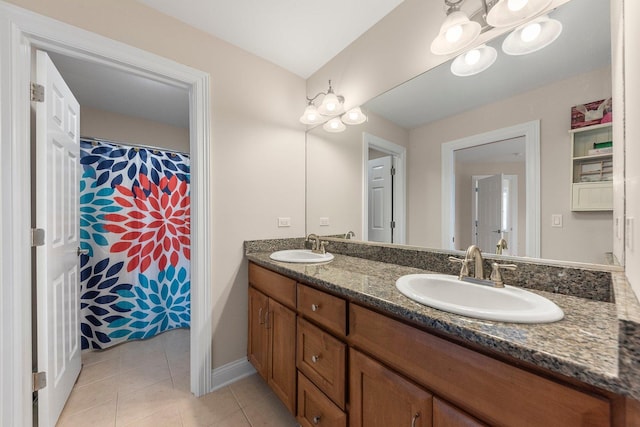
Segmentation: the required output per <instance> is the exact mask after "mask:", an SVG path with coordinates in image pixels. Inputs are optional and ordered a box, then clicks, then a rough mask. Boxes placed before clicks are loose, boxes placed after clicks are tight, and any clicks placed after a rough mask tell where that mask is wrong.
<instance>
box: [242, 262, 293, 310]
mask: <svg viewBox="0 0 640 427" xmlns="http://www.w3.org/2000/svg"><path fill="white" fill-rule="evenodd" d="M249 284H251V285H253V287H255V288H256V289H259V290H260V291H262V292H264V293H265V294H266V295H267V296H269V297H271V298H273V299H275V300H276V301H279V302H281V303H282V304H284V305H286V306H287V307H289V308H292V309H294V310H295V308H296V281H295V280H293V279H289V278H288V277H284V276H282V275H280V274H278V273H274V272H273V271H271V270H267V269H266V268H263V267H260V266H259V265H257V264H254V263H252V262H251V263H249Z"/></svg>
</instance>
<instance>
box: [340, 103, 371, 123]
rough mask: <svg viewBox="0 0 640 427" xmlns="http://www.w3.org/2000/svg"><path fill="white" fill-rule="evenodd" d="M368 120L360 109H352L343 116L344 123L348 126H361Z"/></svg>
mask: <svg viewBox="0 0 640 427" xmlns="http://www.w3.org/2000/svg"><path fill="white" fill-rule="evenodd" d="M365 120H367V116H365V115H364V114H362V110H360V107H356V108H352V109H351V110H349V111H347V112H346V113H344V114H343V115H342V122H343V123H345V124H348V125H359V124H360V123H364V122H365Z"/></svg>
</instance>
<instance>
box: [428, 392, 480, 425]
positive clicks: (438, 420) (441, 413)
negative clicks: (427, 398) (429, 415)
mask: <svg viewBox="0 0 640 427" xmlns="http://www.w3.org/2000/svg"><path fill="white" fill-rule="evenodd" d="M433 427H486V424H484V423H482V422H480V421H478V420H476V419H475V418H474V417H472V416H471V415H469V414H467V413H466V412H463V411H461V410H460V409H458V408H456V407H455V406H452V405H450V404H448V403H447V402H445V401H444V400H440V399H438V398H437V397H436V398H434V399H433Z"/></svg>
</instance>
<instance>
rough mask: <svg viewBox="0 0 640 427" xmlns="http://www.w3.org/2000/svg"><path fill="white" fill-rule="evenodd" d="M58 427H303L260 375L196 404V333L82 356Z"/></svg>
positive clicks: (180, 331) (166, 335)
mask: <svg viewBox="0 0 640 427" xmlns="http://www.w3.org/2000/svg"><path fill="white" fill-rule="evenodd" d="M82 362H83V367H82V371H81V372H80V376H79V377H78V381H77V383H76V385H75V386H74V388H73V391H72V392H71V396H69V400H68V401H67V404H66V406H65V408H64V410H63V412H62V415H61V416H60V420H59V421H58V424H57V425H58V426H59V427H69V426H91V427H102V426H105V427H106V426H110V427H114V426H117V427H120V426H136V427H144V426H153V427H161V426H166V427H173V426H178V427H180V426H184V427H191V426H217V427H255V426H273V427H287V426H296V425H297V423H296V421H295V419H294V418H293V417H292V416H291V414H289V412H288V411H287V409H286V408H285V407H284V405H283V404H282V403H281V402H280V400H279V399H278V398H277V397H276V396H275V395H274V394H273V392H271V389H270V388H269V387H268V386H267V385H266V384H265V382H264V381H263V380H262V378H260V377H259V376H258V375H257V374H254V375H251V376H249V377H247V378H243V379H241V380H239V381H237V382H235V383H233V384H231V385H229V386H226V387H223V388H222V389H220V390H217V391H215V392H213V393H209V394H207V395H205V396H202V397H200V398H196V397H195V396H193V395H192V394H191V393H190V392H189V331H188V330H186V329H178V330H172V331H168V332H165V333H163V334H161V335H159V336H156V337H154V338H152V339H149V340H145V341H132V342H129V343H125V344H121V345H118V346H115V347H112V348H110V349H107V350H104V351H100V352H86V353H83V355H82Z"/></svg>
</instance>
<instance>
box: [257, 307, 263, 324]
mask: <svg viewBox="0 0 640 427" xmlns="http://www.w3.org/2000/svg"><path fill="white" fill-rule="evenodd" d="M258 324H260V325H264V319H263V318H262V307H260V309H259V310H258Z"/></svg>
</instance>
